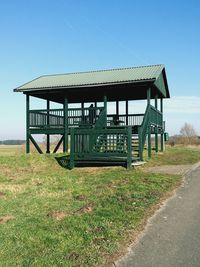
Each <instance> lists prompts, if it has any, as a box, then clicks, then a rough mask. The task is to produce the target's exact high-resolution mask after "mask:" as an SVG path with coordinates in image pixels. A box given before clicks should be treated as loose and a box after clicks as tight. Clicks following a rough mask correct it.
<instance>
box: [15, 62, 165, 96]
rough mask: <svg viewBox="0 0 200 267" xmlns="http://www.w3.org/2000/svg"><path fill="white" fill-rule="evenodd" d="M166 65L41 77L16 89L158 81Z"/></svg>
mask: <svg viewBox="0 0 200 267" xmlns="http://www.w3.org/2000/svg"><path fill="white" fill-rule="evenodd" d="M163 69H164V65H151V66H142V67H132V68H120V69H111V70H100V71H90V72H77V73H66V74H57V75H45V76H41V77H39V78H37V79H35V80H33V81H31V82H28V83H26V84H24V85H22V86H19V87H17V88H16V89H15V91H17V92H24V91H32V90H42V89H44V88H49V89H51V88H54V89H55V88H60V87H61V88H64V87H67V88H70V87H82V86H99V85H106V84H115V83H125V82H139V81H147V80H156V79H157V78H158V77H159V75H160V74H161V72H162V70H163Z"/></svg>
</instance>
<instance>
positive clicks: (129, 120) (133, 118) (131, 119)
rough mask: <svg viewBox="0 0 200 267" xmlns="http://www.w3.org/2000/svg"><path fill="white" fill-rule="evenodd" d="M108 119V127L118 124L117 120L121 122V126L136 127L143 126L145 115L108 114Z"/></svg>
mask: <svg viewBox="0 0 200 267" xmlns="http://www.w3.org/2000/svg"><path fill="white" fill-rule="evenodd" d="M107 118H108V126H112V125H113V124H114V125H115V124H117V120H118V121H119V124H120V125H126V126H134V125H141V124H142V121H143V118H144V114H128V115H115V114H108V115H107ZM116 118H117V120H116ZM115 122H116V123H115Z"/></svg>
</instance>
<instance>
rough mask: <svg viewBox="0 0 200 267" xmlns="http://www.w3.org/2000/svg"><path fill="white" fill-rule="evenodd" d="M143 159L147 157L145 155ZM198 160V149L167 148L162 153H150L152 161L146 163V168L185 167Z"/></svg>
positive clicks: (199, 151) (199, 154) (199, 153)
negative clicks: (163, 166)
mask: <svg viewBox="0 0 200 267" xmlns="http://www.w3.org/2000/svg"><path fill="white" fill-rule="evenodd" d="M145 159H147V156H146V155H145ZM198 160H200V149H192V148H189V147H184V146H175V147H170V146H167V149H166V151H165V152H164V153H158V154H157V155H156V154H155V153H152V159H151V160H150V161H148V160H147V161H148V166H159V165H185V164H194V163H195V162H197V161H198Z"/></svg>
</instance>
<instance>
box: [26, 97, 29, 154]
mask: <svg viewBox="0 0 200 267" xmlns="http://www.w3.org/2000/svg"><path fill="white" fill-rule="evenodd" d="M29 110H30V98H29V95H28V94H27V95H26V153H30V138H29V136H30V133H29V125H30V116H29Z"/></svg>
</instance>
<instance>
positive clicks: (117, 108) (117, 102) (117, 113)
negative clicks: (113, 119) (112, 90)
mask: <svg viewBox="0 0 200 267" xmlns="http://www.w3.org/2000/svg"><path fill="white" fill-rule="evenodd" d="M116 115H117V116H119V101H118V100H117V101H116Z"/></svg>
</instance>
